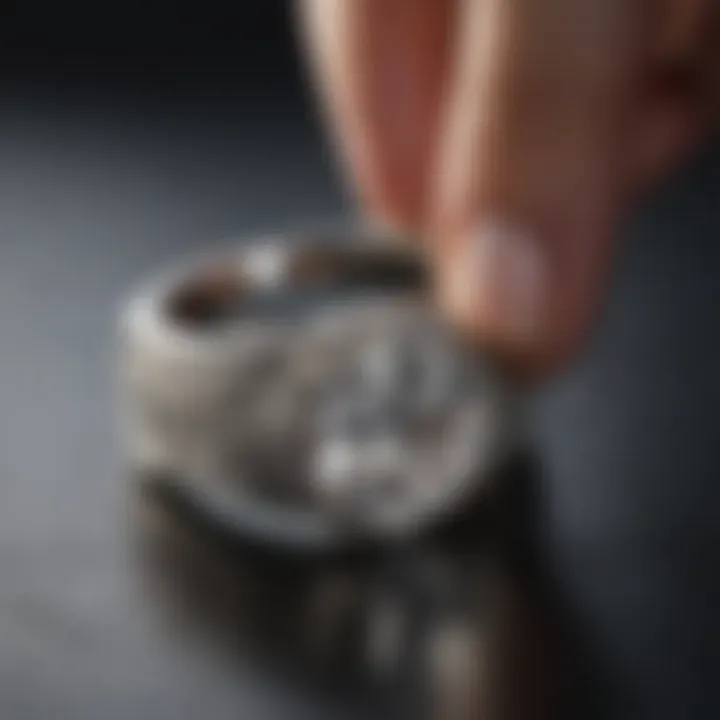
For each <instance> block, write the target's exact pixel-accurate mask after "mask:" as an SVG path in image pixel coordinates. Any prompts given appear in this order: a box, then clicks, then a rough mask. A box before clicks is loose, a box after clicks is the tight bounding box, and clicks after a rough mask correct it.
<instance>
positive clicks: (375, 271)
mask: <svg viewBox="0 0 720 720" xmlns="http://www.w3.org/2000/svg"><path fill="white" fill-rule="evenodd" d="M370 288H372V289H373V290H376V291H380V292H382V291H408V292H413V293H423V292H424V291H426V290H427V288H428V271H427V266H426V264H425V263H424V262H423V260H422V258H421V255H420V254H419V253H417V252H414V251H412V250H407V249H401V248H388V247H385V246H383V247H380V246H375V245H373V244H367V245H365V246H361V247H357V246H352V245H351V246H346V245H341V244H339V243H337V242H332V241H331V240H329V239H328V240H322V239H317V238H309V239H307V240H304V241H303V240H302V239H299V240H295V239H294V240H293V241H292V242H290V241H277V242H270V243H267V244H265V245H258V246H255V247H251V248H249V249H245V250H242V249H241V250H240V251H239V255H238V251H235V253H234V254H233V255H230V254H228V255H225V256H223V257H218V258H216V259H215V260H214V261H213V262H211V263H209V264H206V265H204V266H203V267H199V268H196V269H195V270H194V272H193V273H192V274H190V275H188V276H186V277H185V278H184V280H183V281H181V282H180V283H179V284H178V285H177V286H176V287H174V288H173V289H172V290H171V292H170V293H169V294H168V297H167V299H166V306H165V308H164V309H165V311H166V312H167V313H168V314H169V316H170V317H171V318H173V319H175V320H179V321H181V322H183V323H187V324H191V325H192V324H205V323H206V322H211V321H212V320H213V318H215V317H218V316H221V315H223V314H224V311H225V310H226V309H227V308H230V307H233V308H234V307H236V306H237V304H238V302H242V300H243V299H244V298H246V297H247V296H248V295H250V294H252V293H254V292H267V291H281V292H288V291H290V292H292V291H302V290H313V291H315V290H320V289H325V290H333V289H337V290H353V289H370Z"/></svg>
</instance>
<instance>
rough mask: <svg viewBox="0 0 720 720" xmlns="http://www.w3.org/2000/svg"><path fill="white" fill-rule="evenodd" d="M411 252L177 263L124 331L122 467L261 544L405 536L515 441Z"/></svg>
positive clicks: (494, 390) (278, 247)
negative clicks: (172, 488) (167, 487)
mask: <svg viewBox="0 0 720 720" xmlns="http://www.w3.org/2000/svg"><path fill="white" fill-rule="evenodd" d="M427 275H428V273H427V268H426V265H425V262H424V260H423V258H422V256H421V255H420V254H419V253H417V252H415V251H414V250H411V249H407V248H399V247H397V246H390V245H384V244H380V243H378V242H374V241H372V240H371V239H370V238H357V239H354V240H353V241H352V242H345V243H341V242H338V239H337V238H334V237H329V238H317V237H309V238H299V237H288V238H284V239H282V238H281V239H278V240H274V241H260V242H256V243H251V244H246V245H243V246H241V247H240V248H239V249H238V250H236V251H234V252H231V253H229V254H219V255H218V256H217V257H215V258H211V259H210V260H209V261H201V262H198V263H193V264H190V266H189V267H188V268H184V269H181V270H180V271H179V272H173V273H170V275H169V277H167V278H165V279H161V280H158V281H157V282H154V283H151V284H150V285H149V286H148V287H147V288H146V289H143V290H141V291H139V292H138V293H137V294H136V295H135V296H133V297H132V298H131V299H130V301H129V303H128V304H127V306H126V307H125V309H124V312H123V317H122V363H121V379H122V393H123V400H124V410H125V414H124V417H125V419H126V430H127V432H126V440H127V442H126V448H127V453H128V456H129V459H130V463H131V465H132V467H133V469H134V470H136V471H138V474H139V475H140V476H142V477H149V476H153V477H163V478H170V479H171V482H172V483H174V484H175V485H176V486H177V487H178V488H179V489H180V490H181V491H182V492H183V493H184V494H186V495H187V496H188V497H189V498H190V499H191V500H192V502H193V503H195V504H197V505H198V506H200V507H201V509H204V510H206V511H209V512H211V513H212V514H213V516H215V517H216V518H219V519H220V520H224V521H225V522H227V523H228V524H229V525H230V526H232V527H234V528H237V529H239V530H241V531H242V532H245V533H248V534H250V535H252V536H255V537H256V538H260V539H264V540H268V541H274V542H279V543H280V544H283V545H291V546H293V547H296V548H297V547H299V546H303V547H312V548H326V547H328V546H333V545H337V544H338V543H342V542H346V541H348V540H356V539H375V538H390V537H407V536H408V535H409V534H410V533H413V532H417V531H418V530H421V529H423V528H424V527H427V526H428V525H430V524H432V523H433V522H434V521H437V520H439V519H440V518H442V517H444V516H446V515H447V514H448V513H449V512H452V511H453V510H454V509H457V508H458V507H460V506H461V505H462V504H463V503H465V502H467V499H468V497H469V496H470V495H471V494H475V493H477V492H478V491H481V490H482V489H483V488H485V487H486V486H487V485H488V483H489V482H490V479H491V478H492V477H494V475H495V474H496V472H497V469H498V468H499V467H500V466H502V465H503V463H504V462H505V461H506V460H507V459H508V458H509V456H511V455H514V454H515V452H516V451H517V449H518V446H519V444H520V443H521V438H522V432H521V431H520V422H519V419H520V418H521V413H519V412H518V397H517V394H516V393H514V392H513V391H512V389H511V388H510V387H509V386H508V385H507V383H505V382H503V380H502V379H501V378H500V377H499V376H498V375H497V373H496V372H495V371H494V369H493V368H492V367H491V366H490V365H489V364H487V363H486V362H484V361H483V360H482V359H481V358H478V357H477V355H476V354H474V353H473V354H471V353H469V352H468V350H467V349H466V348H465V347H464V346H463V345H462V343H460V342H459V341H458V340H457V338H455V337H454V336H453V335H452V333H451V331H450V330H449V329H448V328H447V327H445V325H444V324H443V323H442V322H441V321H439V319H438V318H436V317H435V315H434V312H433V311H432V309H431V307H430V305H429V304H428V303H427V302H426V299H427V298H426V296H427V294H428V289H429V286H428V280H427Z"/></svg>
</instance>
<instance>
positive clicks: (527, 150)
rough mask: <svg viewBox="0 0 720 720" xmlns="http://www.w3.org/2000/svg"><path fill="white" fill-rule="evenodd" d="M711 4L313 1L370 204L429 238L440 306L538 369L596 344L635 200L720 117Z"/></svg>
mask: <svg viewBox="0 0 720 720" xmlns="http://www.w3.org/2000/svg"><path fill="white" fill-rule="evenodd" d="M716 7H717V2H716V0H300V5H299V9H300V18H301V21H302V27H303V28H304V31H305V37H306V39H307V46H308V51H309V55H310V58H311V62H312V66H313V68H314V71H315V73H314V77H315V78H316V80H317V83H318V87H319V90H320V93H321V96H322V97H323V98H324V99H325V101H326V103H325V105H326V108H327V110H328V116H329V119H330V127H331V128H332V129H333V130H334V137H335V138H336V140H337V143H338V147H339V149H340V150H341V155H342V156H343V157H344V158H345V161H346V164H347V167H348V168H349V175H350V177H351V179H352V182H353V185H354V187H355V188H356V190H357V193H358V196H359V200H360V203H361V205H362V206H363V207H364V209H365V210H366V211H367V212H368V213H369V214H370V215H371V216H372V217H374V218H375V219H376V220H378V221H380V222H381V223H384V224H387V225H390V226H392V227H395V228H401V229H403V230H411V231H413V232H414V233H415V234H416V235H417V236H418V237H421V238H423V240H425V241H427V242H428V243H429V248H430V252H431V253H432V256H433V258H434V260H435V267H436V270H437V281H438V298H439V302H440V303H441V304H442V306H443V307H444V308H445V309H446V310H447V312H448V313H449V314H450V316H451V317H452V318H453V319H454V321H455V322H457V323H458V324H459V326H460V327H461V328H463V329H464V330H466V331H467V332H468V333H470V334H471V335H472V336H473V337H476V338H478V339H480V340H481V341H482V342H483V343H484V345H485V346H486V347H491V348H493V349H495V350H496V351H497V352H499V353H500V354H502V355H503V356H504V357H505V358H506V360H507V361H508V362H511V363H513V364H514V366H515V367H517V369H518V370H519V371H521V372H522V373H524V374H526V375H527V376H529V377H531V378H537V377H539V376H542V375H544V374H546V373H548V372H550V371H552V370H555V369H558V368H560V367H562V366H563V364H564V363H566V362H567V361H568V360H569V359H570V358H571V357H572V356H573V355H574V353H576V351H577V350H578V349H579V348H580V347H581V345H582V342H583V340H584V339H585V337H586V335H587V332H588V330H589V329H590V327H591V325H592V320H593V319H594V318H595V317H596V316H597V312H598V309H599V307H600V304H601V300H602V295H603V287H604V285H605V280H606V275H607V271H608V268H609V265H610V259H611V255H612V244H613V242H612V240H613V236H614V231H615V229H616V226H617V224H618V222H619V220H620V219H621V218H622V215H623V213H624V212H625V211H626V210H627V209H628V208H629V207H631V205H632V203H633V202H634V201H635V200H636V199H637V198H638V196H639V195H640V194H641V193H642V192H644V191H645V190H647V188H648V187H650V186H651V185H652V184H653V183H655V182H657V181H658V180H660V179H661V178H662V177H663V176H664V175H665V174H667V173H668V172H669V171H670V170H671V169H672V168H674V167H675V166H677V165H678V163H680V162H682V161H683V160H685V159H686V158H687V157H688V156H689V154H690V153H691V152H692V151H693V149H695V148H696V147H697V146H698V143H699V142H700V141H701V140H702V138H704V137H705V136H706V135H707V134H708V132H709V131H710V130H711V129H712V123H713V118H712V113H711V111H712V109H713V108H712V105H711V100H712V91H713V89H715V88H714V86H715V85H717V77H713V71H714V70H716V69H718V68H719V67H720V62H718V61H719V60H720V41H718V38H720V34H719V33H717V32H716V31H717V12H716ZM713 35H714V37H713Z"/></svg>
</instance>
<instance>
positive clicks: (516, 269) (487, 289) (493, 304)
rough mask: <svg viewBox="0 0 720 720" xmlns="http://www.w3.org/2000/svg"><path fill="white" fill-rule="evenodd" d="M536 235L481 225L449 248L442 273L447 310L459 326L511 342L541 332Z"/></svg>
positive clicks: (541, 276) (542, 283) (543, 277)
mask: <svg viewBox="0 0 720 720" xmlns="http://www.w3.org/2000/svg"><path fill="white" fill-rule="evenodd" d="M542 251H543V248H542V245H541V243H540V242H539V241H538V239H537V238H536V237H534V236H533V235H531V234H528V233H524V232H522V231H520V230H517V229H515V228H513V227H512V226H507V225H503V224H490V225H484V226H482V227H480V228H478V229H477V230H476V231H475V232H473V233H472V234H471V235H470V236H469V237H467V238H466V239H465V241H464V242H460V243H459V244H458V246H457V249H456V250H454V253H453V254H454V258H453V260H452V267H451V269H450V272H449V274H448V276H447V277H446V283H447V284H448V287H447V288H446V293H449V298H448V302H449V304H450V308H449V309H450V311H451V312H452V313H453V314H454V315H455V317H456V318H457V319H458V320H459V321H460V322H461V324H463V325H465V326H469V329H471V330H473V331H479V332H480V333H485V334H487V335H489V336H490V337H491V338H493V339H499V340H500V341H504V342H508V343H511V344H513V345H516V344H517V345H529V344H532V343H533V342H534V341H536V340H537V339H538V336H539V333H540V332H541V329H542V328H541V324H542V316H543V303H544V300H545V298H546V293H547V273H546V267H545V262H544V261H545V258H544V257H543V252H542Z"/></svg>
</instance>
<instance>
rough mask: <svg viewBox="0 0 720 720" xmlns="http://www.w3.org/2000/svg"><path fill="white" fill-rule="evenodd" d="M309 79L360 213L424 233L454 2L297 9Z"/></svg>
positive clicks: (325, 1)
mask: <svg viewBox="0 0 720 720" xmlns="http://www.w3.org/2000/svg"><path fill="white" fill-rule="evenodd" d="M297 9H298V12H299V18H300V26H301V28H302V33H303V40H304V43H305V47H306V50H307V55H308V57H309V60H310V68H311V73H312V76H313V78H314V81H315V85H316V87H317V90H318V93H319V96H320V98H321V101H322V102H323V104H324V109H325V112H326V114H327V118H328V123H329V126H330V130H331V132H332V137H333V139H334V141H335V143H336V147H337V150H338V153H339V155H340V156H341V158H342V160H343V162H344V164H345V166H346V168H347V171H348V174H349V176H350V180H351V186H352V187H353V188H354V189H355V191H356V192H357V194H358V195H359V201H360V204H361V206H362V207H363V209H364V210H365V211H366V212H368V213H369V214H370V215H371V216H373V217H374V218H375V219H376V220H379V221H380V222H381V223H383V224H386V225H390V226H398V227H400V228H403V229H411V230H415V229H418V228H420V227H421V226H422V224H423V221H424V217H425V215H426V211H427V206H428V189H429V186H430V181H431V178H432V175H433V166H432V164H433V159H434V158H435V157H436V156H437V151H436V145H437V141H438V123H439V118H440V106H441V101H442V96H443V92H444V85H445V80H446V74H447V64H448V59H449V44H450V35H451V31H452V28H453V27H454V9H455V2H454V0H300V2H298V7H297Z"/></svg>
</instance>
